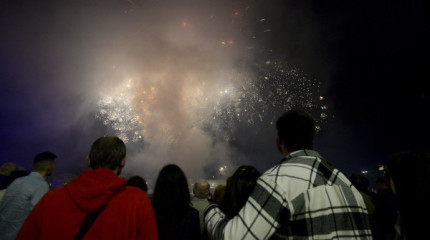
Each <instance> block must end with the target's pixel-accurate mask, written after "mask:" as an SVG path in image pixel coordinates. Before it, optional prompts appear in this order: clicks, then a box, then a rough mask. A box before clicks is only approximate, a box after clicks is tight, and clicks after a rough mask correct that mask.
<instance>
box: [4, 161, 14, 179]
mask: <svg viewBox="0 0 430 240" xmlns="http://www.w3.org/2000/svg"><path fill="white" fill-rule="evenodd" d="M16 169H17V166H16V164H15V163H14V162H7V163H4V164H3V165H1V167H0V175H4V176H9V175H10V174H11V173H12V172H13V171H15V170H16Z"/></svg>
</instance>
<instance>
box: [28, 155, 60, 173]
mask: <svg viewBox="0 0 430 240" xmlns="http://www.w3.org/2000/svg"><path fill="white" fill-rule="evenodd" d="M56 158H57V156H56V155H55V154H53V153H52V152H43V153H39V154H37V155H36V157H34V160H33V168H34V171H36V172H39V173H42V174H43V175H44V176H50V175H51V174H52V172H53V171H54V164H55V159H56Z"/></svg>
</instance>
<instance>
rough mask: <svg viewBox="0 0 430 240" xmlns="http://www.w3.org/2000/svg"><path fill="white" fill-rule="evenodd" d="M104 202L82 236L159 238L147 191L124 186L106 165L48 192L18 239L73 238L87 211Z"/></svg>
mask: <svg viewBox="0 0 430 240" xmlns="http://www.w3.org/2000/svg"><path fill="white" fill-rule="evenodd" d="M106 204H107V205H106ZM105 205H106V208H105V209H104V210H103V211H102V212H101V213H100V215H99V216H98V218H97V220H96V221H95V222H94V223H93V225H92V226H91V228H90V229H89V230H88V232H87V233H86V235H85V236H84V238H83V239H148V240H157V239H158V232H157V225H156V220H155V215H154V211H153V209H152V205H151V202H150V200H149V199H148V197H147V196H146V193H145V192H143V191H142V190H140V189H138V188H135V187H127V186H126V181H125V179H123V178H119V177H117V176H116V175H115V174H114V173H113V172H112V171H110V170H107V169H96V170H85V171H84V172H83V173H82V174H81V175H79V176H78V177H77V178H76V179H74V180H72V181H71V182H70V183H69V184H67V185H66V186H65V187H60V188H57V189H55V190H53V191H51V192H48V193H47V194H46V195H45V196H44V197H43V198H42V199H41V200H40V201H39V203H38V204H37V205H36V206H35V207H34V209H33V211H32V212H31V213H30V215H29V216H28V218H27V220H26V221H25V223H24V225H23V226H22V228H21V231H20V233H19V234H18V238H17V239H46V240H49V239H56V240H57V239H64V240H67V239H74V237H75V235H76V234H77V233H78V231H79V228H80V227H81V224H82V222H83V221H84V219H85V218H86V217H87V215H88V214H90V213H95V212H97V211H99V210H100V209H101V208H102V207H104V206H105Z"/></svg>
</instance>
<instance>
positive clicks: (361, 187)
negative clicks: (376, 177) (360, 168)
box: [348, 173, 370, 192]
mask: <svg viewBox="0 0 430 240" xmlns="http://www.w3.org/2000/svg"><path fill="white" fill-rule="evenodd" d="M348 179H349V181H351V183H352V185H354V187H355V188H357V190H358V191H360V192H365V191H367V189H368V188H369V186H370V182H369V180H368V179H367V178H366V177H365V176H363V175H359V174H355V173H353V174H351V176H349V178H348Z"/></svg>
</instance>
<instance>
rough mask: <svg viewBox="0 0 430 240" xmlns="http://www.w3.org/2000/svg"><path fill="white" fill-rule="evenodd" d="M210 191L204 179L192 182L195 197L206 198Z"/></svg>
mask: <svg viewBox="0 0 430 240" xmlns="http://www.w3.org/2000/svg"><path fill="white" fill-rule="evenodd" d="M210 192H211V191H210V185H209V183H208V181H206V180H205V179H200V180H198V181H197V182H195V183H194V188H193V193H194V196H195V197H196V198H200V199H208V197H209V194H210Z"/></svg>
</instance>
